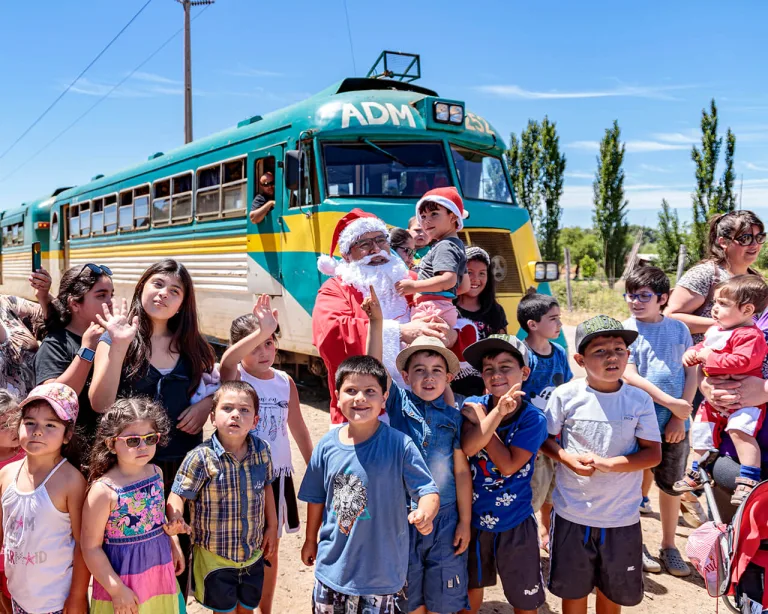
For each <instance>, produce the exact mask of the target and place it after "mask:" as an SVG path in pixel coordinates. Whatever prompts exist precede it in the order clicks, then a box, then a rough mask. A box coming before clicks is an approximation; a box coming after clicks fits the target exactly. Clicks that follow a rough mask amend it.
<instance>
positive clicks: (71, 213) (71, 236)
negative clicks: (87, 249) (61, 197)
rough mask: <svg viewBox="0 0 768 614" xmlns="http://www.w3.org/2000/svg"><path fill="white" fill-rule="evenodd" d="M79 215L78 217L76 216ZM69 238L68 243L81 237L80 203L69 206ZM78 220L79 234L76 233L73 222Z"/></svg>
mask: <svg viewBox="0 0 768 614" xmlns="http://www.w3.org/2000/svg"><path fill="white" fill-rule="evenodd" d="M75 214H77V215H75ZM68 215H69V237H68V239H67V240H68V241H71V240H72V239H75V238H79V237H80V203H72V204H71V205H70V206H69V211H68ZM75 219H76V220H77V232H75V231H74V225H73V223H72V222H73V220H75Z"/></svg>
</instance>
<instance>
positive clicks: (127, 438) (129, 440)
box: [113, 433, 160, 448]
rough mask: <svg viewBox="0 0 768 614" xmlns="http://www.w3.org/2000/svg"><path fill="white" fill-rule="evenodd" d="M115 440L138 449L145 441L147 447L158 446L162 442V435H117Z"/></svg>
mask: <svg viewBox="0 0 768 614" xmlns="http://www.w3.org/2000/svg"><path fill="white" fill-rule="evenodd" d="M113 439H119V440H120V441H124V442H125V445H126V446H128V447H129V448H138V447H139V446H140V445H141V442H142V441H143V442H144V443H145V444H147V446H156V445H157V442H158V441H160V433H147V434H146V435H117V436H116V437H114V438H113Z"/></svg>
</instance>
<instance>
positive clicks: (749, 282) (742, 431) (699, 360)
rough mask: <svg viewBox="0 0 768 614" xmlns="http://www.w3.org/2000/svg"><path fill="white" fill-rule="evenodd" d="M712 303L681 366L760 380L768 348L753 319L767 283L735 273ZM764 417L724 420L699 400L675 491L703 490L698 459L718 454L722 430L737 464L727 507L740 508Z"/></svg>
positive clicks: (754, 410)
mask: <svg viewBox="0 0 768 614" xmlns="http://www.w3.org/2000/svg"><path fill="white" fill-rule="evenodd" d="M714 301H715V303H714V305H713V306H712V317H713V318H714V320H715V322H717V325H716V326H712V327H711V328H709V330H707V332H706V333H705V335H704V341H702V342H701V343H699V344H697V345H695V346H693V347H692V348H691V349H689V350H688V351H687V352H686V353H685V354H684V355H683V364H684V365H685V366H686V367H690V366H695V365H701V366H702V368H703V370H704V373H705V374H706V375H708V376H718V377H724V376H729V375H752V376H756V377H762V366H763V360H764V359H765V355H766V352H768V344H766V341H765V336H764V335H763V333H762V331H761V330H760V329H759V328H758V327H757V326H755V320H754V316H755V315H756V314H760V313H762V312H763V310H764V309H765V308H766V305H768V285H766V283H765V282H764V281H763V279H762V278H761V277H758V276H757V275H737V276H736V277H731V278H730V279H729V280H728V281H724V282H721V283H719V284H718V285H716V286H715V295H714ZM764 419H765V406H764V405H761V406H760V407H742V408H741V409H737V410H736V411H734V412H733V413H731V414H730V415H728V416H724V415H723V414H721V413H720V412H719V411H718V410H716V409H714V408H713V407H712V406H711V405H710V404H709V403H708V402H707V401H706V400H705V401H704V402H702V404H701V406H700V407H699V411H698V413H697V414H696V418H695V419H694V422H693V426H692V427H691V445H692V447H693V466H692V468H691V470H690V471H689V472H688V474H687V475H686V476H685V477H683V479H681V480H679V481H678V482H676V483H675V486H674V489H675V491H677V492H689V491H691V490H696V489H697V488H700V487H701V478H700V477H699V472H698V461H699V459H700V458H701V456H702V455H703V454H704V452H706V451H708V450H717V448H718V447H719V446H720V440H721V437H722V433H723V430H726V431H728V434H729V435H730V436H731V440H732V441H733V445H734V447H735V448H736V454H737V455H738V457H739V463H740V464H741V469H740V471H739V477H737V478H736V490H735V491H734V493H733V496H732V497H731V504H732V505H740V504H741V503H742V502H743V501H744V499H746V498H747V496H748V495H749V493H750V492H752V489H753V488H754V487H755V486H757V484H758V482H760V473H761V471H760V457H761V453H760V446H759V445H758V443H757V440H756V439H755V435H756V434H757V432H758V431H759V430H760V428H761V426H762V424H763V420H764Z"/></svg>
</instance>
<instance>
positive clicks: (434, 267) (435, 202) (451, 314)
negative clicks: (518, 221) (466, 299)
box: [395, 187, 470, 328]
mask: <svg viewBox="0 0 768 614" xmlns="http://www.w3.org/2000/svg"><path fill="white" fill-rule="evenodd" d="M416 215H417V216H419V219H420V221H421V228H422V229H423V230H424V232H425V233H426V234H427V236H428V237H429V239H430V241H432V242H433V245H432V247H431V248H430V250H429V252H428V253H427V255H426V256H424V258H423V259H422V260H421V263H420V265H419V279H418V280H413V279H403V280H401V281H398V282H397V283H396V284H395V287H396V288H397V291H398V292H399V293H400V294H401V295H408V294H415V297H414V303H415V304H414V306H413V308H412V310H411V319H412V320H427V319H430V318H435V317H438V318H441V319H442V320H444V321H445V322H446V323H447V324H448V325H449V326H450V327H451V328H453V327H454V326H456V321H457V320H458V317H459V312H458V310H457V309H456V306H455V305H454V304H453V299H455V298H456V297H457V296H458V295H459V294H462V293H463V292H466V291H467V290H469V284H470V282H469V277H467V274H466V273H467V256H466V254H465V252H464V243H463V242H462V240H461V239H459V236H458V234H457V231H458V230H461V229H462V228H464V220H465V219H466V218H467V217H469V214H468V213H467V211H466V210H465V209H464V202H463V201H462V199H461V196H459V192H458V191H457V190H456V188H454V187H448V188H436V189H434V190H430V191H429V192H427V193H426V194H424V196H423V197H422V198H421V200H419V202H418V203H416Z"/></svg>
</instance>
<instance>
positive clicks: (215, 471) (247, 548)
mask: <svg viewBox="0 0 768 614" xmlns="http://www.w3.org/2000/svg"><path fill="white" fill-rule="evenodd" d="M247 441H248V453H247V454H246V456H245V458H244V459H243V460H242V461H238V460H237V458H235V457H234V456H233V455H232V454H230V453H229V452H227V451H226V450H224V448H223V447H222V445H221V443H220V442H219V440H218V438H217V437H216V433H214V434H213V435H212V436H211V438H210V439H209V440H208V441H205V442H203V443H202V444H200V445H199V446H197V447H196V448H195V449H194V450H192V451H191V452H190V453H189V454H187V456H186V458H185V459H184V462H183V463H182V464H181V467H180V468H179V471H178V473H177V474H176V479H175V480H174V482H173V488H172V491H173V492H174V493H176V494H177V495H179V496H180V497H183V498H185V499H189V500H190V501H192V515H191V516H192V517H191V526H192V541H193V542H194V543H195V544H196V545H198V546H200V547H201V548H204V549H206V550H208V551H209V552H213V553H214V554H217V555H219V556H221V557H224V558H225V559H229V560H230V561H235V562H238V563H242V562H244V561H247V560H249V559H250V558H252V557H253V556H254V555H255V554H258V553H259V551H260V550H261V542H262V540H263V538H264V501H265V495H264V488H265V487H266V486H267V485H268V484H270V483H271V482H272V480H273V479H274V476H273V472H272V458H271V456H270V453H269V445H267V444H266V443H265V442H264V441H262V440H261V439H259V438H258V437H255V436H250V437H249V438H248V440H247Z"/></svg>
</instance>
